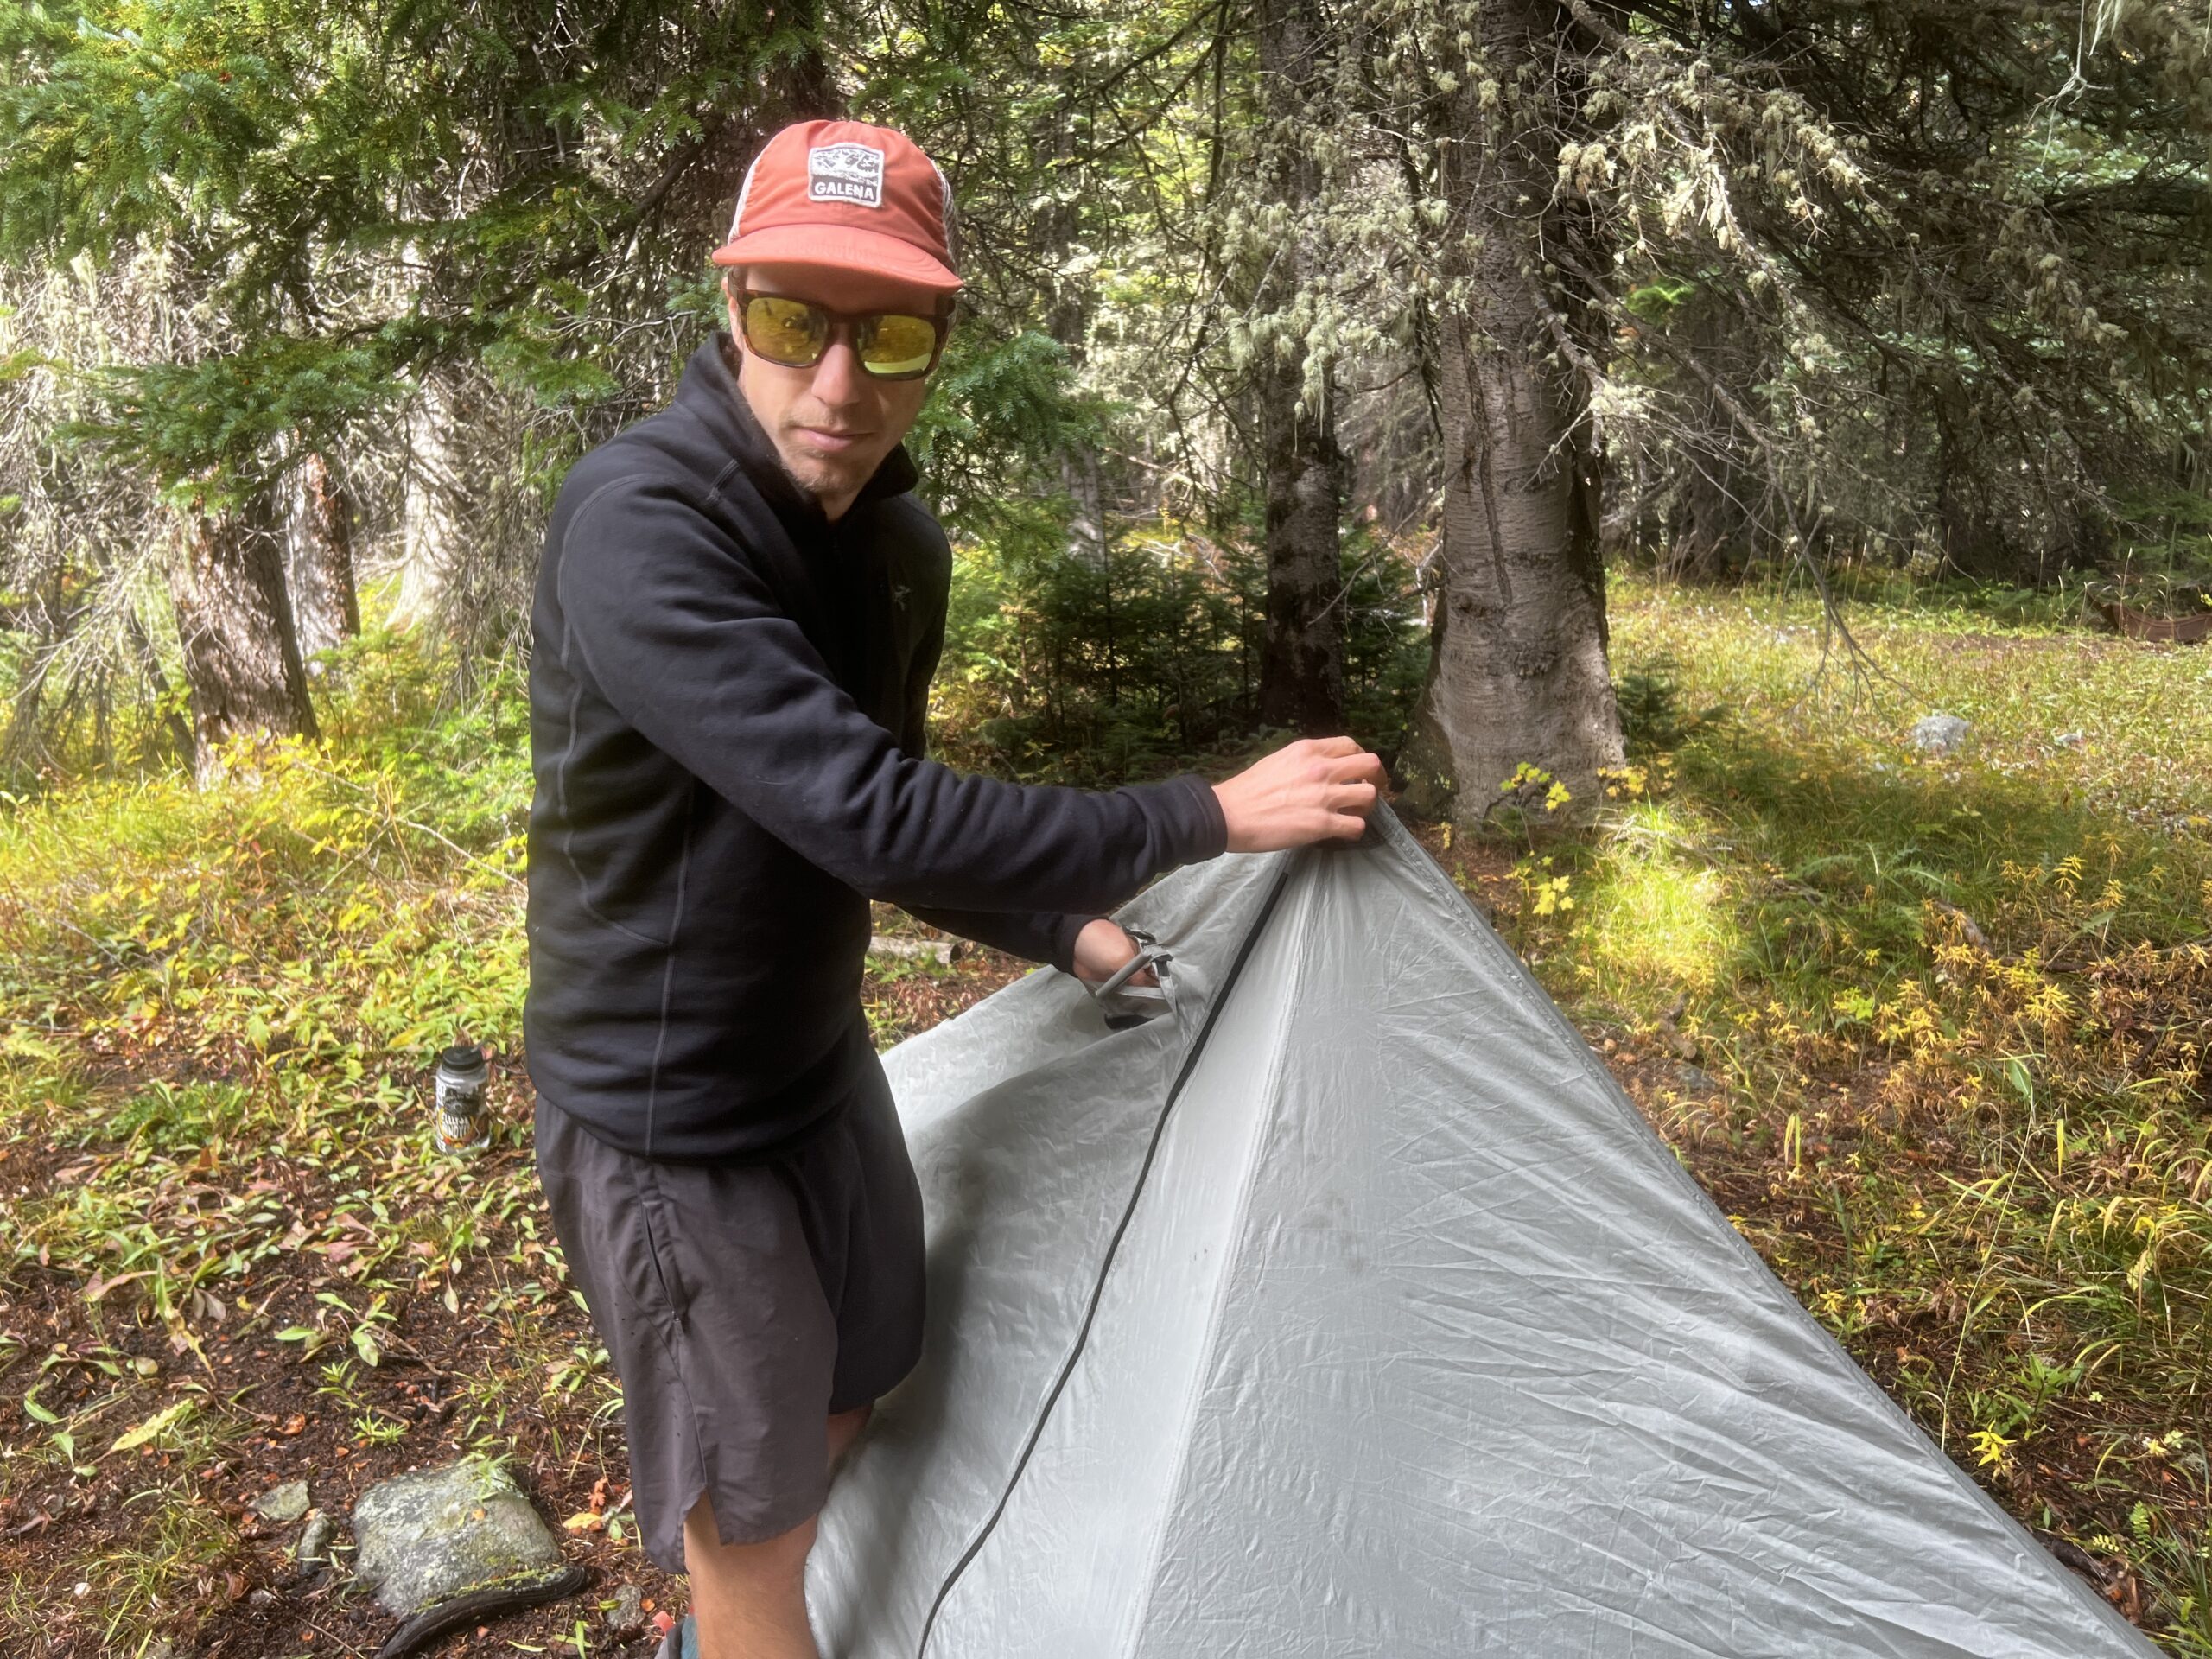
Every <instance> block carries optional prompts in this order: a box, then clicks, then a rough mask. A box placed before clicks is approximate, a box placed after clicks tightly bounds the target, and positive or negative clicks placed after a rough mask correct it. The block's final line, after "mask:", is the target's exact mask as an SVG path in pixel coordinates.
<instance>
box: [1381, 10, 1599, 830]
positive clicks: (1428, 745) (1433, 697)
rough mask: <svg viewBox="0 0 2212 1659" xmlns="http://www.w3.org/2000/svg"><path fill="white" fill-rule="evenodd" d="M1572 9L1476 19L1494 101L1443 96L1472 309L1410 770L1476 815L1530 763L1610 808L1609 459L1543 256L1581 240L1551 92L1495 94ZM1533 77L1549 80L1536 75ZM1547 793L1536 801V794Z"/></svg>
mask: <svg viewBox="0 0 2212 1659" xmlns="http://www.w3.org/2000/svg"><path fill="white" fill-rule="evenodd" d="M1562 18H1563V14H1561V13H1560V12H1558V11H1556V10H1554V8H1552V7H1551V6H1550V5H1548V4H1547V3H1544V0H1498V3H1496V4H1494V5H1486V6H1485V7H1484V9H1483V11H1482V28H1483V41H1482V44H1483V48H1484V52H1485V54H1486V56H1487V58H1488V63H1487V66H1486V67H1487V71H1488V74H1489V76H1491V77H1494V79H1495V82H1496V85H1492V86H1490V88H1489V90H1490V92H1491V106H1490V107H1489V108H1485V107H1484V102H1483V99H1482V96H1481V83H1475V84H1470V85H1467V86H1463V87H1461V88H1460V89H1459V91H1458V92H1455V93H1454V94H1452V96H1451V97H1450V98H1449V99H1446V100H1445V109H1446V123H1447V127H1446V130H1444V131H1441V132H1440V133H1439V134H1438V135H1437V137H1440V139H1443V140H1446V141H1447V142H1446V143H1444V145H1443V149H1442V161H1441V163H1440V165H1441V168H1442V179H1443V183H1444V186H1445V189H1444V195H1445V200H1446V201H1448V202H1449V203H1451V204H1452V208H1453V211H1454V215H1455V221H1456V222H1455V226H1454V229H1455V230H1457V231H1459V232H1464V234H1462V235H1458V236H1455V237H1454V238H1452V241H1451V242H1450V243H1448V244H1447V247H1446V255H1447V264H1446V270H1447V274H1448V275H1450V276H1451V277H1454V278H1456V279H1457V281H1456V283H1455V286H1456V288H1457V289H1458V290H1459V292H1461V293H1463V294H1464V295H1465V296H1466V298H1465V306H1464V308H1462V309H1459V310H1457V311H1452V312H1450V313H1447V314H1446V315H1440V317H1439V318H1438V320H1437V321H1438V336H1439V346H1440V355H1441V359H1442V360H1441V363H1440V386H1439V404H1440V410H1441V413H1442V416H1443V426H1444V461H1445V479H1444V502H1443V529H1444V540H1443V557H1442V563H1443V566H1444V582H1443V592H1442V594H1441V595H1440V603H1439V605H1438V607H1437V613H1436V626H1435V629H1434V632H1433V634H1432V636H1431V658H1430V664H1429V674H1428V683H1427V685H1426V686H1425V687H1424V688H1423V690H1422V692H1421V702H1420V704H1419V706H1418V708H1417V709H1416V710H1415V713H1414V721H1413V726H1412V729H1411V731H1410V732H1409V734H1408V742H1407V746H1406V752H1405V754H1404V757H1403V759H1402V772H1403V773H1404V781H1405V784H1406V786H1407V794H1408V801H1409V804H1412V805H1413V806H1414V809H1415V810H1421V811H1428V812H1443V811H1446V810H1448V811H1450V812H1452V814H1453V815H1454V816H1456V817H1459V818H1462V819H1474V818H1478V817H1481V816H1482V815H1483V813H1484V811H1485V810H1487V809H1488V808H1489V807H1491V805H1493V804H1495V803H1496V802H1497V800H1498V798H1500V796H1501V795H1502V794H1503V793H1505V792H1506V790H1505V785H1506V780H1508V779H1511V778H1513V777H1514V776H1515V775H1516V772H1517V771H1518V769H1519V768H1520V767H1521V766H1522V765H1523V764H1524V763H1525V764H1528V765H1531V766H1536V767H1539V768H1541V770H1543V771H1544V772H1548V773H1549V774H1550V775H1551V776H1552V777H1553V778H1554V779H1557V780H1558V781H1559V782H1560V784H1562V785H1565V786H1566V787H1567V790H1568V791H1570V792H1571V794H1572V795H1573V798H1574V800H1575V804H1576V806H1577V807H1578V808H1584V807H1587V806H1588V805H1590V804H1593V803H1594V802H1595V801H1596V800H1598V799H1599V798H1601V794H1602V791H1601V790H1600V788H1599V779H1598V777H1597V774H1598V772H1599V771H1600V769H1604V768H1611V767H1617V766H1620V765H1621V763H1622V758H1623V757H1622V746H1621V729H1620V715H1619V712H1618V709H1616V707H1615V705H1614V702H1613V690H1612V682H1611V676H1610V672H1609V670H1608V666H1607V663H1606V656H1605V569H1604V565H1603V563H1602V562H1601V561H1600V558H1599V551H1598V529H1599V513H1598V505H1599V503H1598V456H1597V455H1596V454H1594V453H1593V450H1592V442H1591V430H1590V424H1589V422H1588V421H1587V419H1586V405H1585V403H1584V394H1583V391H1582V385H1581V382H1580V380H1579V379H1578V378H1576V377H1575V375H1574V373H1573V368H1572V365H1571V364H1570V363H1568V362H1566V361H1562V358H1563V357H1564V356H1565V355H1566V351H1567V347H1570V346H1572V345H1573V341H1572V340H1571V338H1570V339H1568V340H1562V338H1561V336H1562V334H1563V333H1564V331H1565V328H1566V323H1565V321H1564V320H1563V319H1560V316H1559V313H1558V311H1557V309H1556V308H1555V307H1554V304H1553V302H1552V300H1551V296H1550V295H1549V294H1548V292H1547V289H1546V288H1545V285H1544V281H1543V277H1542V261H1543V252H1544V247H1545V245H1546V243H1547V241H1548V240H1549V241H1551V242H1553V243H1554V245H1556V244H1558V243H1559V242H1560V240H1561V239H1562V238H1567V237H1568V236H1569V235H1571V233H1572V227H1570V226H1567V225H1565V224H1563V223H1562V222H1561V220H1562V219H1563V217H1564V216H1563V215H1561V214H1560V213H1557V212H1556V210H1555V209H1554V207H1553V206H1552V203H1553V190H1554V177H1555V174H1556V168H1557V161H1558V153H1559V136H1558V133H1557V131H1556V130H1546V127H1545V124H1544V122H1545V118H1544V117H1543V116H1541V115H1538V116H1536V117H1535V118H1534V119H1531V118H1529V116H1528V115H1525V114H1524V115H1523V116H1522V118H1520V119H1519V120H1518V121H1517V122H1516V121H1515V120H1513V119H1512V118H1510V116H1509V114H1508V113H1507V111H1509V110H1510V109H1511V108H1512V107H1513V106H1514V105H1516V104H1517V105H1518V106H1519V107H1520V108H1521V109H1522V111H1530V110H1541V109H1542V108H1544V107H1545V105H1546V104H1547V103H1548V100H1546V99H1543V98H1542V96H1541V93H1536V94H1535V96H1524V97H1523V98H1522V99H1515V100H1513V101H1512V103H1506V102H1502V101H1500V100H1498V99H1497V86H1507V87H1515V86H1529V87H1531V90H1532V92H1533V90H1534V88H1533V86H1532V85H1531V84H1532V83H1535V84H1536V85H1541V82H1542V80H1543V79H1544V77H1545V76H1547V75H1549V74H1551V73H1555V72H1554V70H1553V68H1552V66H1553V65H1554V63H1556V62H1558V61H1560V60H1561V58H1563V57H1564V56H1566V55H1567V54H1566V52H1565V50H1564V49H1563V46H1562V43H1561V42H1560V40H1559V38H1558V35H1557V30H1558V29H1559V28H1560V26H1561V22H1562ZM1530 66H1538V67H1539V73H1533V74H1528V73H1524V72H1526V71H1528V70H1529V67H1530ZM1544 792H1545V791H1542V790H1538V791H1535V796H1536V798H1541V797H1542V795H1543V794H1544Z"/></svg>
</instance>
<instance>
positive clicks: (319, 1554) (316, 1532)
mask: <svg viewBox="0 0 2212 1659" xmlns="http://www.w3.org/2000/svg"><path fill="white" fill-rule="evenodd" d="M337 1535H338V1523H337V1522H335V1521H334V1520H332V1519H331V1518H330V1517H329V1516H327V1515H325V1514H324V1513H323V1512H322V1511H321V1510H308V1523H307V1525H305V1526H304V1527H302V1528H301V1529H300V1548H299V1550H298V1553H297V1554H296V1555H295V1556H294V1557H293V1559H294V1560H296V1561H297V1562H298V1563H299V1564H300V1565H301V1566H302V1567H321V1565H322V1564H323V1563H324V1562H325V1561H327V1560H329V1559H330V1541H331V1540H332V1539H333V1538H335V1537H336V1536H337Z"/></svg>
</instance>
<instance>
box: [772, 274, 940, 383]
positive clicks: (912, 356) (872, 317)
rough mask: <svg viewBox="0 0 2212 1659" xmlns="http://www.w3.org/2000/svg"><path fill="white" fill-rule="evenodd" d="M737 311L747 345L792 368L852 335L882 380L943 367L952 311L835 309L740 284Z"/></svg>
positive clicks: (856, 351) (856, 349)
mask: <svg viewBox="0 0 2212 1659" xmlns="http://www.w3.org/2000/svg"><path fill="white" fill-rule="evenodd" d="M737 317H738V324H739V326H740V327H741V329H742V330H743V331H744V334H745V343H746V346H747V347H748V348H749V349H750V350H752V351H753V352H756V353H759V354H760V356H762V357H764V358H766V359H767V360H768V361H769V362H771V363H774V364H778V365H781V366H782V367H784V368H786V369H810V368H812V367H813V366H814V365H816V364H817V363H819V362H820V361H821V360H822V355H823V353H825V352H827V351H828V350H829V342H830V341H831V340H836V338H837V337H838V336H839V335H841V334H842V335H844V336H846V337H847V338H848V339H849V340H850V341H851V342H852V347H853V355H854V356H855V357H857V358H859V359H860V360H861V368H863V369H865V370H867V371H868V373H869V374H871V375H873V376H874V377H875V378H877V379H879V380H918V379H920V378H922V377H923V376H924V375H925V374H927V373H928V372H930V371H931V369H934V368H935V367H937V360H938V357H939V356H940V355H941V354H942V353H943V352H944V337H945V335H946V334H948V333H949V332H950V329H951V327H952V317H951V315H950V313H949V312H940V313H938V315H935V316H930V317H925V316H918V315H913V314H912V313H911V312H906V311H859V312H854V311H832V310H831V309H830V308H829V307H828V306H826V305H817V304H815V303H814V302H813V301H811V300H794V299H791V298H790V297H789V296H785V295H782V294H756V293H754V292H753V290H752V289H749V288H741V289H738V290H737Z"/></svg>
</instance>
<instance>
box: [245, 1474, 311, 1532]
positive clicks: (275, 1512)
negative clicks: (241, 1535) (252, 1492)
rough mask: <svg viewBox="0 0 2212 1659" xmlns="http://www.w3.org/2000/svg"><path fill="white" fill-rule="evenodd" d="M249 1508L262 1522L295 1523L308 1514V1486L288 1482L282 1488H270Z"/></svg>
mask: <svg viewBox="0 0 2212 1659" xmlns="http://www.w3.org/2000/svg"><path fill="white" fill-rule="evenodd" d="M249 1507H251V1509H252V1510H253V1512H254V1513H255V1514H256V1515H257V1516H260V1517H261V1518H262V1519H263V1520H264V1521H275V1522H280V1523H281V1522H286V1521H296V1520H298V1519H299V1518H300V1517H301V1516H303V1515H305V1514H306V1513H307V1512H308V1484H307V1482H305V1481H304V1480H288V1481H286V1482H285V1483H284V1484H283V1485H282V1486H271V1487H270V1489H269V1490H268V1491H265V1492H264V1493H263V1494H262V1495H261V1496H260V1497H257V1498H255V1499H254V1500H253V1503H251V1505H250V1506H249Z"/></svg>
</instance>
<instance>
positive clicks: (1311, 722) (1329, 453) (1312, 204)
mask: <svg viewBox="0 0 2212 1659" xmlns="http://www.w3.org/2000/svg"><path fill="white" fill-rule="evenodd" d="M1255 27H1256V28H1257V29H1258V31H1259V48H1260V70H1261V86H1262V99H1263V102H1264V105H1265V107H1266V110H1267V113H1268V140H1267V142H1268V152H1269V162H1270V165H1269V167H1268V172H1269V174H1270V175H1271V178H1270V185H1271V188H1272V191H1273V194H1274V198H1275V200H1276V201H1277V203H1279V204H1280V205H1281V207H1282V208H1283V210H1284V217H1285V218H1286V219H1287V220H1288V221H1289V223H1290V225H1291V226H1294V230H1293V232H1292V234H1291V235H1289V236H1288V237H1287V238H1285V239H1284V241H1283V242H1282V243H1281V245H1279V246H1278V247H1276V248H1275V249H1274V250H1272V251H1271V254H1270V257H1269V259H1268V277H1266V278H1265V279H1264V281H1263V283H1262V290H1261V296H1260V303H1259V306H1258V307H1257V308H1258V309H1259V310H1260V311H1262V313H1267V312H1273V313H1274V315H1276V316H1277V317H1278V318H1279V319H1284V318H1287V315H1288V314H1289V312H1290V311H1291V309H1292V308H1293V306H1294V304H1295V302H1296V301H1297V299H1298V296H1299V295H1300V291H1301V290H1302V289H1304V288H1305V287H1306V284H1307V283H1309V282H1311V281H1312V280H1313V278H1314V277H1316V276H1317V275H1319V264H1320V260H1319V257H1318V253H1317V250H1316V249H1315V248H1314V247H1313V229H1312V227H1313V225H1314V224H1315V222H1316V221H1317V219H1319V214H1318V213H1317V211H1316V209H1317V207H1318V205H1319V199H1320V195H1321V177H1320V168H1319V164H1318V163H1317V162H1316V161H1315V159H1314V156H1313V150H1312V148H1311V146H1310V143H1309V142H1308V135H1309V134H1310V133H1311V132H1312V130H1313V121H1314V120H1315V119H1316V118H1318V116H1319V112H1320V110H1319V106H1320V102H1321V100H1320V99H1318V98H1317V97H1316V96H1315V87H1316V83H1317V81H1318V79H1319V60H1320V53H1321V47H1322V28H1321V19H1320V16H1319V10H1318V8H1317V7H1316V5H1315V4H1314V0H1261V3H1260V7H1259V10H1258V12H1257V15H1256V17H1255ZM1278 326H1279V327H1282V326H1285V325H1283V324H1280V323H1279V325H1278ZM1307 359H1308V353H1307V347H1306V341H1305V340H1304V339H1303V338H1302V337H1294V336H1292V335H1291V334H1287V333H1286V334H1279V335H1278V336H1277V337H1276V338H1275V340H1273V341H1272V342H1271V345H1270V348H1269V349H1268V352H1267V353H1266V355H1265V357H1264V359H1262V367H1261V371H1260V376H1259V378H1260V385H1259V388H1258V391H1259V404H1260V429H1261V442H1262V448H1263V450H1264V452H1265V453H1264V455H1263V461H1264V465H1265V467H1266V469H1267V518H1266V525H1267V567H1268V607H1267V628H1266V632H1265V634H1264V636H1263V638H1262V643H1261V648H1260V719H1261V721H1262V723H1264V724H1266V725H1268V726H1279V727H1286V728H1291V729H1294V730H1296V731H1299V732H1300V733H1303V734H1306V735H1307V736H1325V735H1332V734H1336V733H1338V732H1341V731H1343V730H1344V606H1343V604H1342V602H1341V601H1342V599H1343V588H1344V566H1343V562H1342V553H1341V543H1340V542H1339V540H1338V520H1339V518H1341V516H1342V512H1343V507H1344V457H1343V455H1342V454H1340V453H1339V451H1338V448H1337V410H1336V376H1335V372H1334V370H1333V367H1332V365H1327V364H1324V365H1322V366H1321V370H1320V372H1319V376H1318V380H1319V390H1318V391H1316V392H1315V393H1314V394H1313V396H1312V397H1308V396H1307V391H1308V385H1307V382H1308V379H1309V376H1308V374H1307Z"/></svg>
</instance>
